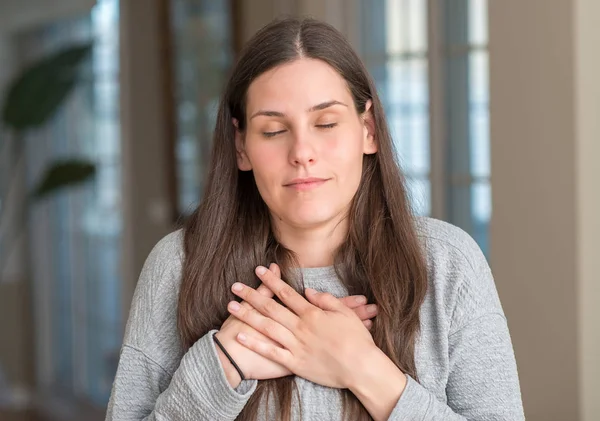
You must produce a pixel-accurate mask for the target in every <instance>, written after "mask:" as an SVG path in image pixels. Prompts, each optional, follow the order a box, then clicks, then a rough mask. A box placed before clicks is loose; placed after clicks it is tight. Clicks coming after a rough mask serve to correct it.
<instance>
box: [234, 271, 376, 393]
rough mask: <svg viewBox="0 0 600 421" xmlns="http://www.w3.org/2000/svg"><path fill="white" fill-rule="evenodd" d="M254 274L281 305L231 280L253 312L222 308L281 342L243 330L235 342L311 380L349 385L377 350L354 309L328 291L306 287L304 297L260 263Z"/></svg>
mask: <svg viewBox="0 0 600 421" xmlns="http://www.w3.org/2000/svg"><path fill="white" fill-rule="evenodd" d="M256 274H257V276H258V277H259V278H260V279H261V281H262V282H263V284H265V285H266V286H267V287H268V288H269V289H270V290H271V291H273V292H274V293H275V295H277V296H278V297H279V299H280V300H281V302H282V303H283V304H284V305H285V306H283V305H281V304H279V303H277V302H276V301H275V300H273V299H272V298H268V297H265V296H263V295H261V294H259V293H258V292H256V290H254V289H253V288H251V287H249V286H247V285H244V284H241V283H235V284H234V285H233V286H232V291H233V293H234V294H235V295H237V296H239V297H240V298H242V299H243V300H244V301H246V302H248V303H250V304H251V305H252V307H254V308H255V309H256V310H258V311H257V312H256V311H255V312H249V311H246V310H245V309H244V308H243V307H241V308H240V307H239V306H236V305H235V304H234V302H231V303H229V305H228V307H227V308H228V310H229V312H230V313H231V314H232V315H234V316H235V317H236V318H238V319H240V320H241V321H243V322H245V323H247V324H248V325H250V326H252V327H253V328H254V329H256V330H257V331H259V332H260V333H262V334H263V335H265V336H267V337H269V338H271V339H272V340H273V341H275V342H277V343H278V344H280V345H281V346H277V345H274V344H272V343H267V342H265V341H263V340H261V339H260V338H257V337H254V336H250V335H244V334H239V335H238V336H237V339H238V341H239V342H240V343H241V344H242V345H244V346H245V347H247V348H249V349H251V350H252V351H254V352H257V353H258V354H260V355H262V356H264V357H266V358H268V359H270V360H272V361H274V362H276V363H279V364H281V365H283V366H285V367H287V368H288V369H289V370H290V371H291V372H292V373H294V374H296V375H297V376H300V377H303V378H305V379H307V380H310V381H312V382H313V383H318V384H321V385H323V386H327V387H333V388H339V389H342V388H350V386H351V385H353V384H354V380H355V379H354V378H353V374H354V373H355V372H358V371H364V369H363V367H362V366H363V365H366V364H368V363H369V360H370V357H371V356H372V355H373V354H374V352H377V351H379V349H378V348H377V346H376V345H375V343H374V342H373V339H372V337H371V334H370V332H369V331H368V329H367V328H366V327H365V326H364V325H363V323H362V321H361V320H360V319H359V317H358V316H357V315H356V313H355V312H354V311H353V310H351V309H349V308H348V307H347V306H346V305H344V304H343V303H342V302H341V301H340V300H339V299H337V298H335V297H334V296H333V295H331V294H328V293H319V292H317V291H315V290H311V289H308V288H307V290H306V296H307V299H305V298H304V297H303V296H302V295H300V294H299V293H298V292H296V290H294V289H293V288H292V287H291V286H289V285H288V284H287V283H285V282H284V281H283V280H281V279H280V278H279V277H278V276H275V274H274V273H273V272H271V271H270V270H268V269H266V268H264V267H258V268H257V270H256ZM361 369H363V370H361Z"/></svg>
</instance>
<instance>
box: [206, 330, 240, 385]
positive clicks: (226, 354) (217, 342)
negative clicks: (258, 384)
mask: <svg viewBox="0 0 600 421" xmlns="http://www.w3.org/2000/svg"><path fill="white" fill-rule="evenodd" d="M213 339H214V340H215V343H216V344H217V346H218V347H219V348H221V351H223V354H225V356H226V357H227V359H228V360H229V361H230V362H231V364H232V365H233V367H234V368H235V369H236V370H237V372H238V373H239V375H240V377H241V378H242V380H246V377H244V373H242V370H241V369H240V367H239V366H238V365H237V364H236V363H235V361H233V358H231V355H229V352H227V351H226V350H225V347H224V346H223V344H222V343H221V341H219V340H218V339H217V336H216V333H215V334H214V335H213Z"/></svg>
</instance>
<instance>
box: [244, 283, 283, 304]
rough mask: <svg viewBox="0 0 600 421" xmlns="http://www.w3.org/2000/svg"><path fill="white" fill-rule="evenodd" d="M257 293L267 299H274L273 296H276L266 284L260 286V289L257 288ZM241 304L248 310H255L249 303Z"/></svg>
mask: <svg viewBox="0 0 600 421" xmlns="http://www.w3.org/2000/svg"><path fill="white" fill-rule="evenodd" d="M256 292H258V293H259V294H260V295H262V296H264V297H267V298H273V296H274V295H275V294H273V291H271V290H270V289H269V288H267V287H266V285H264V284H260V285H259V286H258V288H256ZM240 304H241V305H242V306H243V307H244V308H247V309H252V308H253V307H252V305H251V304H250V303H249V302H247V301H242V302H241V303H240Z"/></svg>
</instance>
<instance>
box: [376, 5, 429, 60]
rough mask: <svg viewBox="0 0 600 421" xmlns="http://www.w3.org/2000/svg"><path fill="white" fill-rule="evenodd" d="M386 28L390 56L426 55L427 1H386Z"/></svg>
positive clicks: (387, 49)
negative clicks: (402, 54)
mask: <svg viewBox="0 0 600 421" xmlns="http://www.w3.org/2000/svg"><path fill="white" fill-rule="evenodd" d="M385 26H386V41H387V42H386V47H387V48H386V51H387V53H388V54H401V53H424V52H425V51H426V50H427V0H386V1H385Z"/></svg>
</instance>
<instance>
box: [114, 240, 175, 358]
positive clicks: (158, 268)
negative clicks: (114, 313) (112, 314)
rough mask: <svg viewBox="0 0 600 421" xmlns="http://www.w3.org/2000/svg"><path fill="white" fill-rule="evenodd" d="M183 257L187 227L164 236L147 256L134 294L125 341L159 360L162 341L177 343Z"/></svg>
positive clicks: (171, 343) (172, 344) (173, 345)
mask: <svg viewBox="0 0 600 421" xmlns="http://www.w3.org/2000/svg"><path fill="white" fill-rule="evenodd" d="M183 259H184V253H183V230H178V231H174V232H172V233H170V234H168V235H166V236H165V237H163V238H162V239H160V240H159V241H158V242H157V243H156V245H155V246H154V247H153V248H152V250H151V251H150V253H149V254H148V257H147V258H146V262H145V263H144V266H143V268H142V271H141V273H140V276H139V279H138V282H137V285H136V288H135V292H134V295H133V300H132V303H131V307H130V311H129V318H128V323H127V329H126V333H125V339H124V343H125V344H126V345H129V346H132V347H134V348H137V349H139V350H141V351H143V352H144V353H145V354H146V355H149V356H151V357H152V358H154V359H155V361H161V359H162V356H161V352H162V351H164V350H161V349H159V348H160V347H159V346H158V345H159V344H162V345H164V344H170V345H171V346H172V347H176V341H177V336H176V332H177V329H176V310H177V298H178V295H179V288H180V286H181V276H182V267H183ZM162 345H161V346H162Z"/></svg>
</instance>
